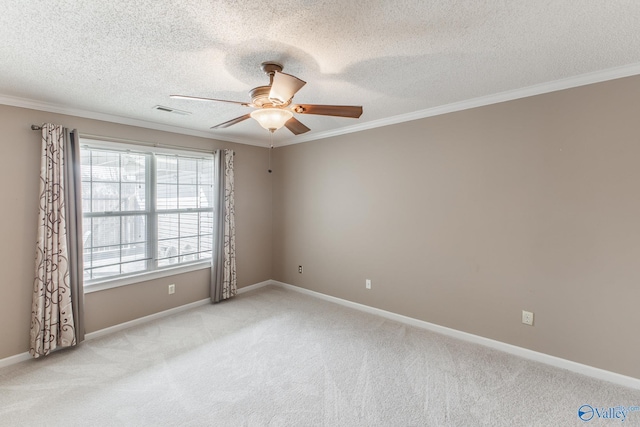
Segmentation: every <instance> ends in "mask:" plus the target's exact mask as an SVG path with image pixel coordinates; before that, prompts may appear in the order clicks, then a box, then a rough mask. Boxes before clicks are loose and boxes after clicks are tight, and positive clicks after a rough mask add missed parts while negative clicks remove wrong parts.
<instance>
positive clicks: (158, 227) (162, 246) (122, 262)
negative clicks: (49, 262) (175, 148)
mask: <svg viewBox="0 0 640 427" xmlns="http://www.w3.org/2000/svg"><path fill="white" fill-rule="evenodd" d="M82 143H83V145H82V147H81V149H80V153H81V159H82V164H81V172H82V210H83V242H84V252H83V255H84V280H85V283H86V284H92V283H96V282H100V281H104V280H108V279H114V278H119V277H123V276H130V275H135V274H140V273H144V272H150V271H155V270H162V269H165V268H167V267H173V266H178V265H186V264H195V263H198V262H202V261H205V260H210V259H211V253H212V244H213V157H212V156H203V155H201V154H199V153H193V154H185V153H180V154H174V153H170V152H166V150H163V151H158V150H155V149H154V152H145V148H144V147H137V149H138V150H139V151H135V150H131V149H122V148H120V147H118V146H116V145H111V144H107V145H105V144H104V143H98V142H88V143H87V141H82ZM85 144H86V145H85Z"/></svg>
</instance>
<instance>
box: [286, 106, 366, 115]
mask: <svg viewBox="0 0 640 427" xmlns="http://www.w3.org/2000/svg"><path fill="white" fill-rule="evenodd" d="M291 111H293V112H294V113H298V114H319V115H321V116H335V117H351V118H354V119H357V118H358V117H360V116H361V115H362V107H361V106H355V105H314V104H298V105H293V106H292V107H291Z"/></svg>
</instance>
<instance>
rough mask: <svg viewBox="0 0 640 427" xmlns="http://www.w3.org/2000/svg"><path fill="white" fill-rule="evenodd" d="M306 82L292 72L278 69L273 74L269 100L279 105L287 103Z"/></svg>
mask: <svg viewBox="0 0 640 427" xmlns="http://www.w3.org/2000/svg"><path fill="white" fill-rule="evenodd" d="M306 84H307V82H305V81H303V80H300V79H299V78H297V77H295V76H292V75H291V74H285V73H280V72H278V71H276V72H275V73H274V75H273V83H272V84H271V91H270V92H269V100H271V101H272V102H273V103H274V104H278V105H282V104H286V103H287V101H289V100H290V99H291V98H293V95H295V94H296V92H297V91H299V90H300V88H302V86H304V85H306Z"/></svg>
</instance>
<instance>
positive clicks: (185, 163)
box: [178, 157, 198, 184]
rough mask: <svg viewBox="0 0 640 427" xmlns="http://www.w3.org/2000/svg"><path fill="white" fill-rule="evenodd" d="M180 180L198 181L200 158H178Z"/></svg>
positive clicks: (187, 182)
mask: <svg viewBox="0 0 640 427" xmlns="http://www.w3.org/2000/svg"><path fill="white" fill-rule="evenodd" d="M178 172H179V175H178V182H179V183H180V184H197V183H198V159H190V158H188V157H179V158H178Z"/></svg>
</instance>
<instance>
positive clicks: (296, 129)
mask: <svg viewBox="0 0 640 427" xmlns="http://www.w3.org/2000/svg"><path fill="white" fill-rule="evenodd" d="M284 125H285V126H286V128H287V129H289V130H290V131H291V132H292V133H293V134H294V135H300V134H301V133H305V132H309V131H310V130H311V129H309V128H308V127H306V126H305V125H303V124H302V123H301V122H300V121H299V120H298V119H296V118H295V117H291V118H290V119H289V120H287V121H286V122H285V123H284Z"/></svg>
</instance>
